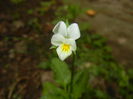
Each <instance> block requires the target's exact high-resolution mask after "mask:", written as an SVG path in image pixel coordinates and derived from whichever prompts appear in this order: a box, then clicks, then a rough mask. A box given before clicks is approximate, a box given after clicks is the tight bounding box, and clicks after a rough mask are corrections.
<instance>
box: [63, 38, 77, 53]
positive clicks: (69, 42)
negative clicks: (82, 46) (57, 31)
mask: <svg viewBox="0 0 133 99" xmlns="http://www.w3.org/2000/svg"><path fill="white" fill-rule="evenodd" d="M65 43H66V44H70V45H71V48H72V51H76V49H77V46H76V42H75V40H73V39H66V40H65Z"/></svg>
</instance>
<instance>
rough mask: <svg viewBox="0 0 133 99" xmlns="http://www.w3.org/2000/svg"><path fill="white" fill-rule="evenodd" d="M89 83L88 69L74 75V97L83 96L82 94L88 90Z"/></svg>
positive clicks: (75, 98) (76, 98)
mask: <svg viewBox="0 0 133 99" xmlns="http://www.w3.org/2000/svg"><path fill="white" fill-rule="evenodd" d="M87 84H88V71H87V70H83V71H79V72H77V74H76V75H75V76H74V82H73V97H74V99H79V98H81V96H82V94H83V93H84V92H85V91H86V88H87Z"/></svg>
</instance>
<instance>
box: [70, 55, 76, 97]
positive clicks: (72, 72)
mask: <svg viewBox="0 0 133 99" xmlns="http://www.w3.org/2000/svg"><path fill="white" fill-rule="evenodd" d="M74 65H75V54H74V53H73V60H72V65H71V83H70V99H72V95H71V94H72V92H73V79H74V72H75V70H74Z"/></svg>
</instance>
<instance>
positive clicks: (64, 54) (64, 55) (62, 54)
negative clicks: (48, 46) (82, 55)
mask: <svg viewBox="0 0 133 99" xmlns="http://www.w3.org/2000/svg"><path fill="white" fill-rule="evenodd" d="M56 51H57V54H58V56H59V58H60V59H61V60H62V61H64V60H65V59H66V58H67V57H69V56H70V55H71V54H72V50H69V51H67V52H65V51H62V49H61V45H60V46H59V47H58V48H57V49H56Z"/></svg>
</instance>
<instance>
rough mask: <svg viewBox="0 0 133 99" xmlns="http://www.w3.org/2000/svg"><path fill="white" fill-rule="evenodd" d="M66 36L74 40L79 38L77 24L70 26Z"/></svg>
mask: <svg viewBox="0 0 133 99" xmlns="http://www.w3.org/2000/svg"><path fill="white" fill-rule="evenodd" d="M67 32H68V36H69V37H70V38H72V39H74V40H76V39H78V38H80V30H79V27H78V24H77V23H73V24H71V25H70V26H69V27H68V29H67Z"/></svg>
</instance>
